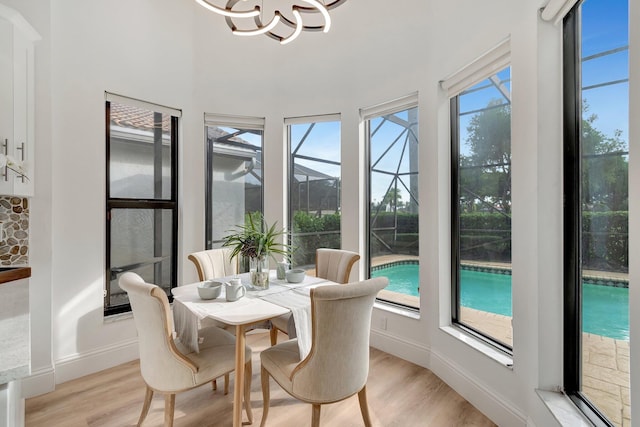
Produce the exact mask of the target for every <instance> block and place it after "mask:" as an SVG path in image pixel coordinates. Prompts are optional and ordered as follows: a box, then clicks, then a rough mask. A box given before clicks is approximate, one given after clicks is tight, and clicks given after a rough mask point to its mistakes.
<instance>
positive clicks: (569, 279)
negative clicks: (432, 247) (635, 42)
mask: <svg viewBox="0 0 640 427" xmlns="http://www.w3.org/2000/svg"><path fill="white" fill-rule="evenodd" d="M628 8H629V4H628V2H627V1H625V0H622V1H617V2H611V1H606V0H585V1H583V2H581V3H579V4H578V5H576V6H575V7H574V8H573V9H572V10H571V12H570V13H569V14H568V15H567V16H566V18H565V20H564V34H565V37H564V73H565V74H564V111H565V113H564V126H565V131H564V132H565V134H564V154H565V155H564V192H565V211H564V259H565V273H564V295H565V325H564V328H565V329H564V337H565V348H564V357H565V360H564V388H565V390H566V392H567V394H568V395H569V396H571V398H572V399H573V400H574V402H575V403H576V404H577V405H578V407H579V408H581V410H583V411H584V412H585V414H586V415H587V416H588V417H589V418H590V419H591V420H592V421H593V422H594V424H595V425H615V426H623V425H624V426H626V425H631V419H630V417H631V415H630V414H631V408H630V407H629V402H630V401H629V299H628V297H629V295H628V294H629V292H628V291H629V289H628V287H629V281H628V275H627V274H628V267H629V263H628V252H629V239H628V236H629V235H628V224H629V221H628V201H629V189H628V182H629V180H628V165H629V162H628V161H629V141H628V127H629V123H628V117H629V74H628V73H629V63H628V54H629V36H628Z"/></svg>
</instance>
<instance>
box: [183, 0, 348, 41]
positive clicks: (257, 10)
mask: <svg viewBox="0 0 640 427" xmlns="http://www.w3.org/2000/svg"><path fill="white" fill-rule="evenodd" d="M195 1H196V3H198V4H199V5H201V6H202V7H204V8H206V9H208V10H210V11H212V12H215V13H218V14H220V15H222V16H224V17H225V20H226V21H227V25H228V26H229V28H231V32H233V34H235V35H238V36H257V35H260V34H265V35H267V36H269V37H271V38H272V39H274V40H277V41H279V42H280V44H287V43H290V42H292V41H294V40H295V39H296V38H297V37H298V36H299V35H300V33H301V32H302V31H322V32H323V33H327V32H329V29H330V28H331V17H330V16H329V10H331V9H333V8H336V7H338V6H340V5H341V4H342V3H344V2H345V1H346V0H326V1H324V3H321V2H320V1H319V0H300V1H293V2H291V1H280V0H279V2H280V3H287V6H290V8H291V9H290V13H286V11H285V9H284V8H280V7H279V8H277V9H275V10H274V11H273V17H271V19H269V21H268V22H266V23H265V22H264V21H263V20H264V19H265V17H264V16H263V14H265V13H267V12H266V10H264V8H263V5H262V3H261V4H260V5H258V4H257V3H258V1H257V0H227V3H226V5H225V6H224V7H222V6H217V5H215V4H214V3H213V1H214V0H195ZM300 3H304V4H300ZM236 5H237V6H239V7H236ZM251 5H253V8H251ZM287 11H288V10H287ZM303 14H305V15H306V16H307V18H309V17H310V16H311V14H315V15H317V14H320V15H321V16H322V19H321V20H319V19H315V20H314V21H313V24H314V25H305V23H304V20H303ZM317 21H321V22H320V24H319V25H315V24H316V23H317ZM240 22H242V23H243V25H242V27H241V28H238V26H237V25H236V23H240Z"/></svg>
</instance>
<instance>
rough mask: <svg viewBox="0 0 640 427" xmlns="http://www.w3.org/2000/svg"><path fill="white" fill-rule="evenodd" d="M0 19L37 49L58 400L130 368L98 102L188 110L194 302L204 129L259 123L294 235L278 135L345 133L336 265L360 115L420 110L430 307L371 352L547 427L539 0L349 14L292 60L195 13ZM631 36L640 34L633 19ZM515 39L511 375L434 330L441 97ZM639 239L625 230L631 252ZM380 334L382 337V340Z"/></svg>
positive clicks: (296, 48) (278, 214) (71, 7)
mask: <svg viewBox="0 0 640 427" xmlns="http://www.w3.org/2000/svg"><path fill="white" fill-rule="evenodd" d="M1 1H3V2H4V3H7V4H8V5H10V6H13V7H15V8H16V9H18V10H21V11H22V13H23V14H25V16H26V17H27V19H30V20H31V21H32V24H34V26H35V27H36V28H37V29H38V30H39V31H41V34H43V36H44V39H43V41H42V42H41V45H40V46H39V48H38V49H37V51H36V54H37V59H38V61H39V63H38V69H37V78H38V87H37V91H38V92H37V95H38V99H37V117H36V123H37V139H38V146H37V147H38V148H37V156H38V159H37V160H38V164H37V168H38V169H37V171H36V174H37V175H36V179H37V181H36V196H35V197H34V199H33V204H32V215H33V218H34V222H35V223H34V222H32V227H33V230H32V236H33V241H32V242H33V243H32V246H33V251H32V253H31V255H32V260H33V264H32V267H33V271H34V277H33V278H32V283H34V284H35V288H36V289H38V290H39V292H42V293H41V294H39V295H38V296H36V297H35V298H36V307H35V308H36V312H37V314H36V318H35V322H36V324H38V325H40V327H41V328H42V329H39V330H38V332H36V334H37V335H38V340H42V342H39V343H38V344H37V346H38V351H37V352H36V355H35V359H36V362H35V363H36V367H37V368H40V367H42V369H46V367H51V360H50V359H51V358H52V359H53V364H54V365H53V366H55V375H56V382H58V383H59V382H63V381H66V380H68V379H71V378H75V377H78V376H81V375H84V374H86V373H89V372H95V371H97V370H100V369H103V368H106V367H109V366H113V365H116V364H118V363H121V362H122V361H124V360H129V359H131V358H135V357H136V341H135V331H134V326H133V323H132V321H131V320H130V319H125V320H120V321H116V322H105V320H104V319H103V315H102V289H103V282H104V270H105V266H104V198H105V197H104V188H105V183H104V165H105V148H104V147H105V146H104V144H105V143H104V102H103V101H104V91H105V90H107V91H111V92H115V93H118V94H122V95H126V96H131V97H135V98H139V99H143V100H146V101H150V102H156V103H159V104H164V105H168V106H170V107H174V108H180V109H182V110H183V118H182V121H181V135H180V136H181V146H180V170H181V175H180V190H181V191H180V203H181V212H180V214H181V228H180V236H181V240H180V251H181V255H180V262H181V267H180V268H181V270H180V277H182V279H183V280H184V281H185V282H189V281H193V280H194V279H195V278H196V275H195V271H193V270H194V269H193V268H192V267H191V266H190V265H189V264H188V263H187V262H186V254H188V253H189V252H192V251H194V250H201V249H203V248H204V171H203V169H204V161H203V158H204V143H203V141H204V125H203V113H205V112H209V113H220V114H233V115H245V116H254V117H265V118H266V128H265V152H264V156H265V158H264V164H265V165H267V166H268V167H267V168H266V170H265V209H266V215H267V219H268V221H269V222H272V221H274V220H278V221H279V222H281V223H284V220H285V218H286V209H285V205H284V197H283V195H284V193H285V182H286V175H285V170H286V168H285V167H284V165H285V146H284V144H283V125H282V122H283V119H284V118H285V117H290V116H301V115H314V114H325V113H341V115H342V135H343V141H342V143H343V148H342V150H343V151H342V158H343V164H344V167H343V172H342V177H343V194H348V195H349V196H348V197H345V198H344V200H343V202H342V208H343V222H344V225H343V230H342V231H343V234H342V235H343V247H345V248H348V249H355V250H359V251H361V252H363V251H364V247H363V243H362V242H363V234H362V233H363V225H362V224H363V219H364V218H363V198H362V188H363V181H362V177H363V176H364V171H363V150H362V141H361V138H360V128H359V127H360V122H359V114H358V111H359V109H360V108H362V107H368V106H371V105H375V104H378V103H381V102H384V101H388V100H392V99H395V98H397V97H400V96H403V95H406V94H409V93H412V92H415V91H418V93H419V115H420V117H419V118H420V145H421V149H420V164H421V171H420V200H421V208H420V209H421V210H420V214H421V217H420V221H421V222H420V230H421V236H420V245H421V259H420V262H421V278H420V279H421V289H423V290H426V292H422V294H421V301H420V306H421V318H420V319H419V320H418V319H413V318H407V317H405V316H402V315H398V314H396V313H392V312H388V311H385V310H381V309H376V310H375V312H374V318H373V325H374V333H373V341H372V342H373V343H374V344H375V345H376V346H379V347H380V348H382V349H385V350H387V351H390V352H392V353H395V354H398V355H400V356H402V357H405V358H408V359H409V360H412V361H414V362H416V363H419V364H421V365H423V366H427V367H430V368H431V369H432V370H433V371H434V372H435V373H436V374H438V375H439V376H441V377H442V378H444V379H445V380H446V381H447V382H449V383H450V384H451V385H452V386H453V387H455V388H456V390H458V391H459V392H460V393H462V394H463V395H464V397H466V398H467V399H468V400H470V401H471V402H472V403H473V404H474V405H476V406H477V407H478V408H479V409H480V410H482V411H483V412H485V413H486V414H487V415H489V416H490V417H491V418H492V419H493V420H494V421H496V422H497V423H498V424H500V425H525V424H527V423H528V424H529V425H534V424H536V425H539V426H547V425H553V424H552V423H553V421H552V420H551V417H550V415H549V413H548V412H547V411H546V409H544V407H543V406H542V405H541V403H540V400H539V399H538V398H537V396H536V395H535V392H534V390H535V389H536V388H538V387H541V388H546V389H550V388H553V387H554V386H556V385H557V384H560V383H561V372H562V369H561V344H562V334H561V330H560V329H561V328H560V326H559V325H560V324H561V251H560V248H561V241H560V236H561V223H560V218H561V203H560V202H561V181H560V177H561V163H560V159H561V151H560V147H561V122H560V117H561V114H560V112H561V109H560V67H561V62H560V40H561V38H560V36H561V27H559V26H553V25H551V24H548V23H543V22H541V21H540V20H539V18H538V8H539V7H540V6H541V5H542V4H543V3H544V1H543V0H540V1H539V2H536V1H533V2H532V1H526V0H487V1H483V2H478V1H475V0H461V1H457V2H448V1H439V2H424V1H421V0H406V1H404V2H402V3H401V6H400V5H398V6H396V7H391V6H390V3H389V2H386V1H383V0H349V1H348V2H346V3H345V4H344V5H342V6H340V7H339V8H338V9H336V10H335V12H333V13H332V16H333V27H332V30H331V32H330V33H329V34H324V35H321V34H317V33H305V34H302V35H301V37H300V38H299V39H298V40H296V41H295V42H293V43H292V44H290V45H288V46H280V45H279V44H278V43H276V42H274V41H273V40H271V39H268V38H266V37H257V38H239V37H235V36H232V35H231V34H230V32H229V30H228V28H227V26H226V24H225V23H224V20H223V18H221V17H219V16H217V15H214V14H211V13H209V12H207V11H205V10H203V9H202V8H201V7H199V6H198V5H196V4H195V2H191V1H180V2H177V1H172V0H136V1H135V2H131V1H127V0H112V1H107V0H94V1H91V2H87V1H84V0H56V1H55V2H51V5H50V7H51V9H50V10H49V9H47V6H48V5H49V3H48V2H42V1H37V0H26V1H25V0H21V1H18V0H11V1H9V0H1ZM43 3H44V5H43ZM49 18H50V22H49ZM632 19H635V20H636V21H638V20H640V16H638V13H637V12H636V14H635V17H634V18H632ZM639 24H640V23H639ZM632 28H633V25H632ZM506 37H510V40H511V48H512V78H513V83H512V88H513V105H512V108H513V110H512V118H513V137H512V155H513V159H512V161H513V205H514V206H513V268H514V271H513V282H514V290H513V301H514V302H513V309H514V325H513V326H514V333H513V336H514V366H513V369H510V368H507V367H505V366H502V365H500V364H498V363H496V362H495V361H494V360H493V359H490V358H488V357H486V356H485V355H484V354H482V353H480V352H478V351H476V350H473V349H472V348H470V347H469V346H468V345H467V344H465V343H463V342H461V341H460V340H458V339H456V338H454V337H452V336H451V335H450V334H447V333H445V332H443V331H442V330H441V329H440V326H445V325H446V324H447V323H448V319H449V311H448V310H449V308H448V307H449V305H450V304H449V287H450V278H449V265H450V262H449V253H450V251H449V206H450V202H449V136H448V134H449V127H448V99H447V97H446V95H445V94H444V93H443V91H442V90H441V89H440V88H439V85H438V82H439V81H440V80H442V79H443V78H445V77H447V76H448V75H450V74H451V73H453V72H454V71H456V70H458V69H460V68H461V67H463V66H464V65H466V64H468V63H469V62H471V61H472V60H473V59H474V58H476V57H477V56H479V55H480V54H482V53H483V52H485V51H487V50H488V49H490V48H492V47H493V46H494V45H496V44H497V43H498V42H500V41H501V40H503V39H505V38H506ZM636 93H637V91H636ZM636 98H637V97H636ZM636 110H637V109H636ZM633 148H634V147H633V146H632V150H633ZM637 169H638V168H637V167H636V168H634V167H633V166H632V168H631V173H632V174H633V173H634V171H635V172H637ZM635 175H637V173H636V174H635ZM630 182H633V181H632V180H630ZM633 194H634V195H635V200H637V199H638V197H637V196H638V194H637V191H636V192H635V193H633ZM356 195H357V197H356ZM636 204H637V203H636ZM631 206H632V207H633V206H635V204H634V202H632V204H631ZM637 228H638V227H635V228H633V224H632V235H633V236H634V237H635V236H636V235H637V234H638V233H637V232H636V231H637ZM634 237H632V241H634ZM635 240H638V239H635ZM634 254H637V251H636V252H635V253H634V252H632V253H631V257H632V262H631V263H630V264H631V265H634V263H633V257H634V256H635V257H637V256H638V255H634ZM632 274H633V270H632ZM49 298H50V301H51V305H50V306H49V304H48V299H49ZM637 300H638V298H635V296H634V295H632V301H633V302H634V303H635V302H636V301H637ZM383 318H386V319H387V323H386V325H387V327H386V330H382V329H380V328H378V327H377V325H381V324H382V321H381V320H382V319H383ZM49 319H50V320H51V323H52V324H53V334H52V339H53V344H52V346H48V345H47V344H46V341H47V337H48V333H49V332H48V329H47V327H46V325H47V321H48V320H49ZM632 334H633V331H632ZM635 342H640V338H639V339H638V340H636V341H635ZM636 350H638V347H637V345H636V346H635V347H632V353H634V354H635V353H637V351H636ZM49 355H50V356H49ZM632 357H633V356H632ZM43 383H44V382H43ZM637 383H638V381H636V382H635V384H637ZM43 387H44V385H43ZM634 399H635V400H638V398H635V397H634ZM635 400H634V401H635ZM636 406H637V407H640V406H638V405H636Z"/></svg>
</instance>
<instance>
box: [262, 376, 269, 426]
mask: <svg viewBox="0 0 640 427" xmlns="http://www.w3.org/2000/svg"><path fill="white" fill-rule="evenodd" d="M260 382H261V383H262V421H261V422H260V427H264V426H265V424H266V423H267V415H269V399H270V398H269V372H267V370H266V369H264V366H263V367H262V368H261V369H260Z"/></svg>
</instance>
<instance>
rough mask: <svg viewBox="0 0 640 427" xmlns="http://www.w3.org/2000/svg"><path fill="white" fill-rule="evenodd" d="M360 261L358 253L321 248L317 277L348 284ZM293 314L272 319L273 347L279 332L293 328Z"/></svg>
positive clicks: (318, 253) (317, 258)
mask: <svg viewBox="0 0 640 427" xmlns="http://www.w3.org/2000/svg"><path fill="white" fill-rule="evenodd" d="M359 259H360V255H359V254H358V253H356V252H351V251H346V250H343V249H328V248H319V249H317V250H316V276H317V277H322V278H323V279H327V280H331V281H332V282H336V283H348V282H349V276H350V275H351V268H352V267H353V265H354V264H355V263H356V261H358V260H359ZM292 322H293V318H292V317H291V313H289V314H284V315H282V316H280V317H276V318H275V319H271V325H272V327H271V331H270V339H271V345H275V344H276V343H277V342H278V331H282V332H284V333H285V334H287V333H288V331H289V329H291V328H292V327H293V325H292Z"/></svg>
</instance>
